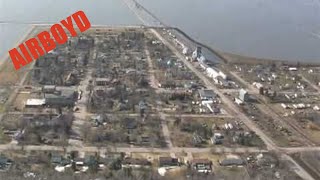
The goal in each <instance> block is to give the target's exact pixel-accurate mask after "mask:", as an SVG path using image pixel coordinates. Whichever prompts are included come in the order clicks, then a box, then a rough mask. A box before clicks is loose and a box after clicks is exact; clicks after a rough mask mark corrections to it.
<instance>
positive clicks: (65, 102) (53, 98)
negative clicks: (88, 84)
mask: <svg viewBox="0 0 320 180" xmlns="http://www.w3.org/2000/svg"><path fill="white" fill-rule="evenodd" d="M44 96H45V100H46V105H48V106H55V107H56V106H58V107H61V106H73V105H74V103H75V100H76V99H77V96H76V92H75V91H74V90H70V89H62V90H61V91H60V93H59V94H48V93H46V94H45V95H44Z"/></svg>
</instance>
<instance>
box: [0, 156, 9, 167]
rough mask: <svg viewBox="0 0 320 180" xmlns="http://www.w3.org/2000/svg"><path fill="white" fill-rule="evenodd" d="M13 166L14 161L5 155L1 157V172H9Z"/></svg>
mask: <svg viewBox="0 0 320 180" xmlns="http://www.w3.org/2000/svg"><path fill="white" fill-rule="evenodd" d="M11 165H12V161H11V160H10V159H9V158H7V157H5V156H4V155H1V156H0V171H7V170H9V168H10V167H11Z"/></svg>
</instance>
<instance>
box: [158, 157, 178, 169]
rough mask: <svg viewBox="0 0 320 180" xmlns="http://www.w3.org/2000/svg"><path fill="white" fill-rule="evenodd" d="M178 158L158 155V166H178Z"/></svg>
mask: <svg viewBox="0 0 320 180" xmlns="http://www.w3.org/2000/svg"><path fill="white" fill-rule="evenodd" d="M179 165H180V163H179V160H178V159H177V158H172V157H159V166H160V167H173V166H179Z"/></svg>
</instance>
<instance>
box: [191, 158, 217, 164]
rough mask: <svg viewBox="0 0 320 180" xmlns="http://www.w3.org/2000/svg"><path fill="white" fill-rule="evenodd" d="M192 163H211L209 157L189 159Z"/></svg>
mask: <svg viewBox="0 0 320 180" xmlns="http://www.w3.org/2000/svg"><path fill="white" fill-rule="evenodd" d="M191 163H192V164H212V162H211V161H210V160H209V159H193V160H192V161H191Z"/></svg>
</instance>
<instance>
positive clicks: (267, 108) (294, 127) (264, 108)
mask: <svg viewBox="0 0 320 180" xmlns="http://www.w3.org/2000/svg"><path fill="white" fill-rule="evenodd" d="M230 74H231V75H232V76H234V77H235V78H236V79H237V80H239V81H240V82H241V83H242V84H244V85H245V86H247V88H248V89H249V92H250V93H255V94H256V96H257V97H258V100H259V102H260V104H259V105H258V106H257V107H258V108H259V110H260V111H261V112H263V113H265V114H266V115H268V116H270V117H271V118H272V119H274V120H276V121H278V122H285V123H286V124H285V125H286V126H288V128H290V131H292V132H293V133H294V134H295V135H297V138H299V139H302V141H301V142H304V143H305V144H307V145H308V146H315V145H316V144H315V143H314V142H313V141H312V140H310V138H309V137H308V135H307V134H306V132H304V130H303V129H301V128H300V125H299V124H298V123H297V122H296V121H295V120H294V119H288V118H285V117H281V116H280V115H279V114H278V113H277V112H276V111H275V110H274V109H273V107H272V106H271V105H268V104H267V103H265V102H264V101H263V99H264V98H263V97H262V95H260V94H259V93H258V90H257V89H256V88H254V87H253V85H251V84H249V83H248V82H247V81H245V80H244V79H243V78H241V77H240V76H239V75H238V74H237V73H235V72H232V71H231V72H230Z"/></svg>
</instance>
